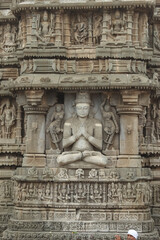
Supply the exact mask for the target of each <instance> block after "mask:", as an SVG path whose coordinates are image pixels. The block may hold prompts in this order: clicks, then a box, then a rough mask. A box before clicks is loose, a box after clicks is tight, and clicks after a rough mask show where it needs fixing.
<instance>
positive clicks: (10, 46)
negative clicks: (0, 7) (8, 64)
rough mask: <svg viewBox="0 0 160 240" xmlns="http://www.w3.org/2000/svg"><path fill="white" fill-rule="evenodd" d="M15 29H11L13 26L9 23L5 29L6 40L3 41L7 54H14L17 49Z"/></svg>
mask: <svg viewBox="0 0 160 240" xmlns="http://www.w3.org/2000/svg"><path fill="white" fill-rule="evenodd" d="M15 31H16V30H15V28H14V30H13V28H11V25H10V24H9V23H8V24H7V25H6V28H5V29H4V39H3V43H2V44H3V49H4V51H5V52H14V51H15V48H16V43H15V41H16V39H15V34H16V32H15Z"/></svg>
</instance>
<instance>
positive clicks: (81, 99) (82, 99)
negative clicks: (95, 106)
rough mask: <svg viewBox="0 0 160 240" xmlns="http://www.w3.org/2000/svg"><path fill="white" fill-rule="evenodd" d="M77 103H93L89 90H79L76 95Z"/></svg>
mask: <svg viewBox="0 0 160 240" xmlns="http://www.w3.org/2000/svg"><path fill="white" fill-rule="evenodd" d="M77 103H89V104H91V99H90V94H89V93H87V92H78V93H77V95H76V100H75V104H77Z"/></svg>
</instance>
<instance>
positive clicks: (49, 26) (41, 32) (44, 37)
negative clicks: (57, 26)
mask: <svg viewBox="0 0 160 240" xmlns="http://www.w3.org/2000/svg"><path fill="white" fill-rule="evenodd" d="M40 18H41V17H40V14H38V15H37V23H36V26H37V29H36V36H37V38H38V39H39V40H40V41H41V42H43V43H49V42H50V38H51V37H54V36H55V34H54V18H55V17H54V15H53V14H51V21H50V22H49V17H48V12H47V11H44V13H43V18H42V20H40Z"/></svg>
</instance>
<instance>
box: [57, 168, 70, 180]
mask: <svg viewBox="0 0 160 240" xmlns="http://www.w3.org/2000/svg"><path fill="white" fill-rule="evenodd" d="M58 178H60V179H61V178H64V179H68V173H67V169H66V168H61V170H60V172H59V173H58Z"/></svg>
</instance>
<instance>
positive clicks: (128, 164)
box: [117, 155, 142, 168]
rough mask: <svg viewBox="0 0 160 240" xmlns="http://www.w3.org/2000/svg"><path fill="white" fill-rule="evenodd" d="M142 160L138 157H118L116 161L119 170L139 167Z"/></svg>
mask: <svg viewBox="0 0 160 240" xmlns="http://www.w3.org/2000/svg"><path fill="white" fill-rule="evenodd" d="M141 165H142V159H141V157H140V156H139V155H120V156H119V157H118V161H117V167H119V168H132V167H133V168H135V167H141Z"/></svg>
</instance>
